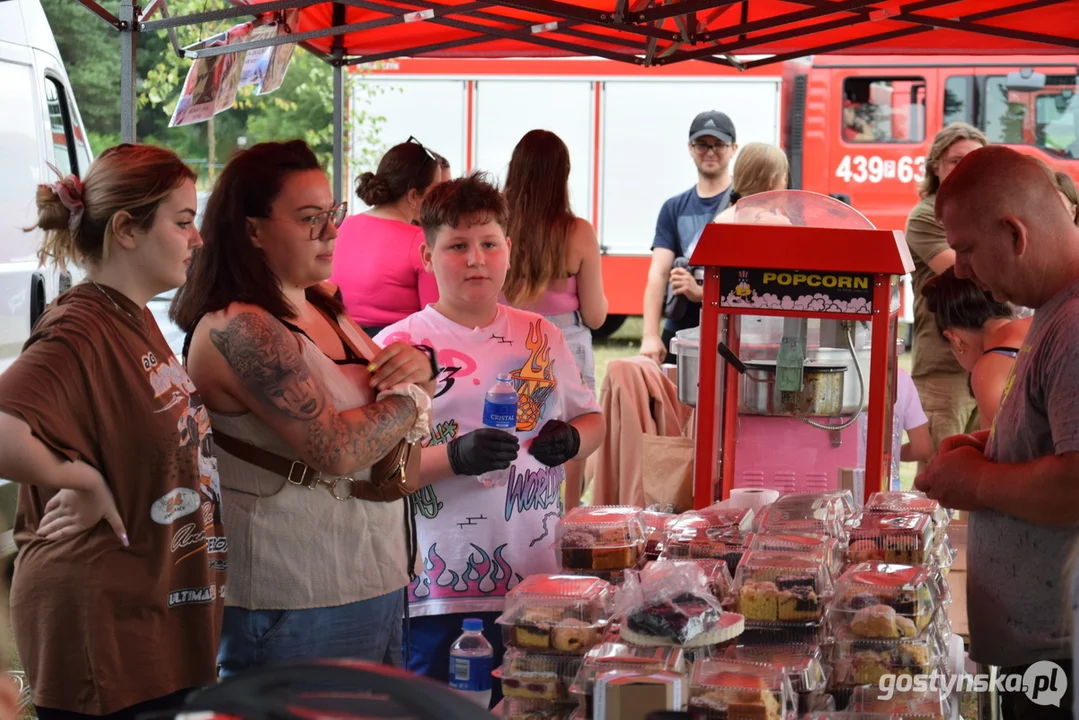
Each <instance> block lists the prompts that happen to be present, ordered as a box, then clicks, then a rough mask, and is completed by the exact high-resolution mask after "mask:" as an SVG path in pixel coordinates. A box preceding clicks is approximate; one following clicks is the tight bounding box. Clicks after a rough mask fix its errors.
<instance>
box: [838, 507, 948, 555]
mask: <svg viewBox="0 0 1079 720" xmlns="http://www.w3.org/2000/svg"><path fill="white" fill-rule="evenodd" d="M849 530H850V545H849V546H848V548H847V560H848V561H849V562H851V563H860V562H886V563H897V564H900V565H921V564H922V563H925V562H928V559H929V552H930V550H931V549H932V546H933V539H934V537H935V535H934V532H933V523H932V521H931V519H930V517H929V515H926V514H925V513H911V512H904V513H887V512H868V511H863V512H862V513H860V514H858V515H855V516H854V518H853V519H852V520H851V523H850V528H849Z"/></svg>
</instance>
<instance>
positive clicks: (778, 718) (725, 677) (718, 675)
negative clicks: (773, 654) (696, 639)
mask: <svg viewBox="0 0 1079 720" xmlns="http://www.w3.org/2000/svg"><path fill="white" fill-rule="evenodd" d="M794 710H795V703H794V699H793V691H792V690H791V687H790V681H789V680H787V677H786V675H785V674H784V673H783V672H782V671H781V670H779V669H776V668H774V667H771V666H769V665H766V664H762V663H748V662H740V661H732V660H713V659H705V660H701V661H700V662H698V663H697V664H696V665H695V666H694V668H693V677H692V679H691V681H690V700H689V712H690V715H691V716H692V717H693V718H694V719H695V720H698V719H699V720H728V719H729V718H750V717H752V718H761V719H762V720H782V719H783V718H786V717H788V716H789V715H790V714H791V713H793V712H794Z"/></svg>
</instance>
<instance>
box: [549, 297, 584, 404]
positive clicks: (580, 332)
mask: <svg viewBox="0 0 1079 720" xmlns="http://www.w3.org/2000/svg"><path fill="white" fill-rule="evenodd" d="M546 318H547V319H548V320H550V321H551V324H553V325H554V326H555V327H557V328H558V329H560V330H561V331H562V337H563V338H564V339H565V341H566V345H568V346H569V349H570V352H571V353H573V360H574V362H576V363H577V370H578V372H579V373H580V375H581V381H582V382H583V383H584V385H585V387H587V388H588V389H589V390H591V391H592V394H593V395H595V394H596V361H595V358H594V356H593V354H592V331H591V330H589V329H588V326H586V325H585V324H584V322H583V321H582V320H581V314H580V313H579V312H571V313H566V314H564V315H547V316H546Z"/></svg>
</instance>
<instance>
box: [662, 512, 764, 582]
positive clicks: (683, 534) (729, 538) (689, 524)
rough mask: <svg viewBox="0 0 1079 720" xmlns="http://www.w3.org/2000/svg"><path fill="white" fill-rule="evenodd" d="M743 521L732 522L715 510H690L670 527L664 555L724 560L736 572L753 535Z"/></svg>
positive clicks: (732, 571) (673, 558)
mask: <svg viewBox="0 0 1079 720" xmlns="http://www.w3.org/2000/svg"><path fill="white" fill-rule="evenodd" d="M726 512H732V511H726ZM741 524H742V523H741V521H737V522H732V519H731V518H724V517H722V516H720V515H719V514H718V513H715V512H712V513H708V514H701V513H686V514H684V515H682V516H681V517H679V518H678V520H676V521H675V522H673V523H671V525H670V526H669V527H668V529H667V539H666V541H665V547H664V548H663V552H662V553H661V554H660V558H661V559H664V560H723V561H724V562H726V563H727V569H728V570H730V571H731V574H732V575H733V574H734V570H735V568H737V567H738V563H739V562H740V561H741V559H742V555H743V554H744V553H745V547H746V544H747V543H748V542H749V538H750V533H749V532H748V531H747V530H745V529H743V528H742V526H741Z"/></svg>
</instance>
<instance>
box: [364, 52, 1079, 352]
mask: <svg viewBox="0 0 1079 720" xmlns="http://www.w3.org/2000/svg"><path fill="white" fill-rule="evenodd" d="M1077 66H1079V55H1067V56H1010V57H992V56H978V57H966V56H962V57H961V56H955V57H948V56H935V57H932V58H928V57H927V58H921V57H910V56H882V55H876V56H852V55H836V56H824V55H821V56H815V57H812V58H805V59H801V60H793V61H789V62H786V63H781V64H776V65H774V66H763V67H758V68H754V69H752V70H747V71H741V70H739V69H737V68H733V67H732V68H726V67H723V66H719V65H715V64H708V63H699V62H687V63H679V64H677V65H671V66H663V67H659V68H648V69H644V68H638V67H636V66H632V65H628V64H624V63H618V62H614V61H609V60H602V59H594V58H569V59H509V60H471V59H470V60H455V59H438V60H431V59H422V58H413V59H400V60H396V61H392V62H390V63H388V64H384V65H382V66H380V67H379V68H377V69H370V68H369V69H366V70H365V72H366V77H365V78H364V81H363V82H362V83H357V84H356V91H355V92H356V96H355V97H354V99H353V105H352V107H353V111H354V112H357V111H360V110H362V111H363V112H366V113H370V114H373V115H375V116H378V117H381V118H383V120H382V124H381V130H380V137H381V138H382V140H383V142H384V143H386V144H393V143H396V142H401V141H403V140H405V139H407V138H408V137H409V136H414V137H416V138H417V139H419V140H420V141H421V142H423V143H424V144H425V145H426V146H428V147H430V148H432V149H433V150H435V151H436V152H438V153H440V154H441V155H443V156H445V157H446V158H447V159H449V161H450V163H451V166H452V169H453V172H454V173H455V174H457V173H461V172H468V171H472V170H476V169H481V170H484V171H487V172H489V173H491V174H492V175H493V176H494V178H495V179H496V180H499V181H500V180H503V179H504V178H505V171H506V166H507V165H508V163H509V158H510V154H511V153H512V150H513V147H514V145H515V144H516V143H517V141H518V140H519V139H520V137H521V136H522V135H524V133H526V132H528V131H529V130H532V129H535V128H544V129H547V130H551V131H553V132H555V133H557V134H558V135H559V136H561V137H562V139H563V140H564V141H565V142H566V144H567V146H568V147H569V149H570V155H571V163H572V171H571V174H570V195H571V200H572V203H573V209H574V212H576V214H577V215H579V216H581V217H584V218H586V219H588V220H589V221H591V222H592V223H593V224H594V225H595V227H596V231H597V233H598V234H599V238H600V244H601V246H602V248H603V252H604V257H603V270H604V289H605V291H606V293H607V297H608V300H609V301H610V314H611V317H610V319H609V321H608V323H607V325H606V326H605V327H604V328H603V329H602V330H601V331H600V332H599V333H598V334H600V335H603V334H606V333H610V332H613V331H614V330H615V329H617V327H618V326H619V325H621V323H622V320H623V319H624V318H625V316H628V315H640V314H641V313H642V310H641V306H642V296H643V291H644V285H645V278H646V275H647V272H648V264H649V260H650V256H651V253H650V248H651V242H652V238H653V234H654V229H655V222H656V216H657V214H658V212H659V209H660V206H661V205H662V204H663V201H664V200H666V199H667V198H668V197H670V196H672V195H675V194H677V193H680V192H682V191H683V190H685V189H686V188H688V187H690V186H691V185H692V184H693V183H694V182H695V180H696V175H695V172H694V168H693V162H692V159H691V158H690V155H689V149H688V146H687V137H688V129H689V124H690V121H691V120H692V119H693V117H694V116H695V115H696V114H697V113H698V112H701V111H703V110H721V111H723V112H725V113H727V114H728V115H730V117H731V119H732V120H733V121H734V124H735V127H736V128H737V130H738V138H737V139H738V142H739V144H742V145H744V144H746V143H748V142H753V141H760V142H767V143H773V144H777V145H780V146H781V147H782V148H783V149H784V150H785V151H786V153H787V155H788V157H789V158H790V164H791V178H790V183H791V187H793V188H801V189H805V190H812V191H815V192H819V193H823V194H827V195H832V196H834V197H837V198H839V199H842V200H843V201H845V202H847V203H849V204H851V205H852V206H853V207H855V208H856V209H858V210H859V211H860V212H862V213H863V214H864V215H866V216H867V217H868V218H869V219H870V220H871V221H872V222H873V223H874V224H875V225H876V226H877V227H879V228H882V229H889V230H891V229H895V230H902V229H903V227H904V224H905V220H906V216H907V213H908V212H909V211H910V209H911V208H912V207H913V206H914V205H915V203H917V201H918V184H919V183H920V182H921V181H922V180H923V179H924V177H925V173H926V165H925V160H926V155H927V154H928V152H929V147H930V145H931V143H932V141H933V137H934V135H936V133H937V131H939V130H940V129H941V128H942V127H944V126H945V125H947V124H948V123H950V122H954V121H964V122H968V123H970V124H972V125H975V126H976V127H978V128H980V129H981V130H982V131H983V132H985V133H986V135H987V136H988V137H989V140H990V141H991V142H994V143H1002V144H1007V145H1010V146H1012V147H1014V148H1015V149H1017V150H1019V151H1021V152H1024V153H1029V154H1031V155H1033V156H1035V157H1038V158H1040V159H1042V160H1044V161H1045V162H1046V163H1048V164H1049V165H1050V166H1052V167H1053V168H1054V169H1057V170H1063V171H1065V172H1067V173H1069V174H1070V175H1071V176H1072V177H1073V178H1077V179H1079V98H1077V97H1076V75H1077ZM354 140H355V138H354ZM353 147H354V149H355V143H354V144H353ZM352 169H353V171H354V172H358V171H359V170H362V169H363V168H362V167H358V165H357V163H353V165H352ZM358 209H362V207H360V208H358Z"/></svg>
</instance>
